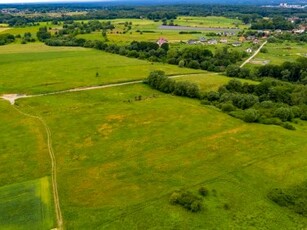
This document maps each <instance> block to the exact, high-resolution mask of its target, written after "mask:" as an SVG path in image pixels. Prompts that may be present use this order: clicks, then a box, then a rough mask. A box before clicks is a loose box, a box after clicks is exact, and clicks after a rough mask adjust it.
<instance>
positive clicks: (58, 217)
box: [14, 106, 63, 230]
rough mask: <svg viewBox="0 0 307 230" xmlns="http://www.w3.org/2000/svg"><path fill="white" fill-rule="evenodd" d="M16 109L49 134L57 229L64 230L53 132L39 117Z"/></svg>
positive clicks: (48, 141) (48, 143)
mask: <svg viewBox="0 0 307 230" xmlns="http://www.w3.org/2000/svg"><path fill="white" fill-rule="evenodd" d="M14 109H15V110H16V111H17V112H18V113H20V114H22V115H24V116H26V117H29V118H32V119H36V120H39V121H40V122H41V124H42V125H43V126H44V128H45V131H46V134H47V145H48V152H49V156H50V160H51V183H52V194H53V200H54V206H55V214H56V220H57V229H58V230H62V229H63V218H62V212H61V206H60V200H59V194H58V185H57V173H56V158H55V155H54V151H53V148H52V139H51V132H50V129H49V127H48V125H47V124H46V122H45V121H44V120H43V119H42V118H41V117H39V116H35V115H31V114H28V113H25V112H23V111H21V110H20V109H18V108H17V107H16V106H14Z"/></svg>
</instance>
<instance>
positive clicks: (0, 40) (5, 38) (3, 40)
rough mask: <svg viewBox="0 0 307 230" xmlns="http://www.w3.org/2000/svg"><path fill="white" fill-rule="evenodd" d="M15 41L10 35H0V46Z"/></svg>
mask: <svg viewBox="0 0 307 230" xmlns="http://www.w3.org/2000/svg"><path fill="white" fill-rule="evenodd" d="M14 41H15V36H14V35H12V34H0V46H3V45H6V44H9V43H12V42H14Z"/></svg>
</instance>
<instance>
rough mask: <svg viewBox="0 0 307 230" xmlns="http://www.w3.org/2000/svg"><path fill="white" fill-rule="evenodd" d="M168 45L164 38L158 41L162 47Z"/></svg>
mask: <svg viewBox="0 0 307 230" xmlns="http://www.w3.org/2000/svg"><path fill="white" fill-rule="evenodd" d="M166 43H168V41H167V40H166V39H164V38H160V39H159V40H158V41H157V44H158V45H159V46H160V47H161V46H162V45H163V44H166Z"/></svg>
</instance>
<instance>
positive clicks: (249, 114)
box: [243, 109, 260, 123]
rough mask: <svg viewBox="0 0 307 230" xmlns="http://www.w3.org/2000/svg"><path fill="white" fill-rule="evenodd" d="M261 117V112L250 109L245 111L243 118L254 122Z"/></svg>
mask: <svg viewBox="0 0 307 230" xmlns="http://www.w3.org/2000/svg"><path fill="white" fill-rule="evenodd" d="M259 117H260V114H259V112H258V110H255V109H248V110H245V111H244V117H243V120H244V121H245V122H249V123H252V122H256V121H258V119H259Z"/></svg>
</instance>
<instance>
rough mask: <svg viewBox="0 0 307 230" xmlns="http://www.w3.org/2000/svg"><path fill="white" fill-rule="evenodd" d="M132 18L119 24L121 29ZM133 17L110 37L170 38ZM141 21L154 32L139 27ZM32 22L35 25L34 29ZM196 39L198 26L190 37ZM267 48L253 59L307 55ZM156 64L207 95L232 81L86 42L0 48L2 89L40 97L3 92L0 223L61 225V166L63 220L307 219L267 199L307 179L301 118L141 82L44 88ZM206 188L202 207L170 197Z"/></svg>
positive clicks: (292, 222)
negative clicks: (266, 114) (222, 104)
mask: <svg viewBox="0 0 307 230" xmlns="http://www.w3.org/2000/svg"><path fill="white" fill-rule="evenodd" d="M125 20H126V19H118V20H113V22H114V23H117V24H118V25H119V26H122V23H123V22H125ZM178 20H181V22H180V23H179V24H182V25H188V26H198V25H203V24H201V23H204V24H206V23H209V22H210V23H211V25H212V26H220V27H231V25H232V24H233V23H238V24H239V27H240V28H242V27H243V26H242V25H240V22H238V21H236V20H232V19H227V20H226V19H225V18H220V17H207V18H197V17H193V18H191V17H179V18H178ZM206 20H207V21H206ZM127 21H132V22H133V28H132V30H131V32H132V34H129V33H130V32H128V34H117V33H116V31H113V33H112V34H108V38H109V39H110V41H111V42H112V41H116V42H117V43H119V42H122V43H125V42H127V41H130V40H129V39H131V40H134V37H133V36H134V35H135V36H136V37H135V40H142V39H141V38H140V37H142V36H144V39H145V40H154V39H157V38H158V37H160V36H162V35H163V36H165V37H166V35H165V34H161V33H162V32H161V31H160V30H159V29H158V26H159V25H160V22H159V23H154V22H152V21H149V20H141V19H134V20H127ZM184 23H185V24H184ZM158 24H159V25H158ZM140 28H142V30H154V31H156V32H157V33H156V32H155V33H143V34H140V33H139V32H136V31H137V30H141V29H140ZM28 29H29V28H16V29H15V28H14V29H12V30H9V31H13V32H14V33H16V34H18V33H20V34H22V33H24V32H28V31H29V30H28ZM31 29H33V33H36V32H35V31H36V30H37V29H38V27H37V28H36V27H31ZM21 30H23V31H24V32H20V31H21ZM18 31H19V32H18ZM163 33H164V32H163ZM165 33H167V34H168V35H167V36H169V37H166V38H167V39H169V40H172V39H173V41H175V38H176V37H178V32H174V31H167V32H165ZM98 36H100V38H101V39H102V36H101V34H100V33H93V34H89V35H79V37H85V38H88V39H95V37H98ZM116 36H118V38H117V37H116ZM146 36H147V37H146ZM154 36H157V37H154ZM172 36H173V37H172ZM184 36H187V37H184ZM188 36H189V37H190V36H200V34H197V35H182V38H186V39H188ZM112 39H113V40H112ZM180 39H181V37H180ZM249 45H250V44H248V43H245V44H244V45H243V46H242V47H240V48H238V49H245V48H247V47H248V46H249ZM223 46H224V45H222V44H219V45H217V46H216V47H215V46H211V47H210V50H212V51H214V50H215V49H217V48H222V47H223ZM284 46H285V47H289V45H288V44H284V45H283V46H281V47H284ZM208 47H209V46H208ZM231 49H232V50H234V49H236V48H231ZM267 49H268V53H265V54H264V53H261V54H259V55H257V58H259V59H270V58H271V59H272V63H275V61H276V63H277V64H278V61H277V60H279V59H278V58H279V56H278V55H281V57H283V55H282V54H283V53H281V51H280V50H287V52H289V50H291V55H298V53H299V54H300V55H301V54H303V53H304V52H305V51H304V50H305V46H304V47H303V49H302V48H301V49H299V46H298V45H297V46H295V48H294V47H292V46H291V49H289V48H286V49H283V48H280V47H277V46H276V44H275V46H274V44H268V45H267ZM265 55H266V56H265ZM289 55H290V54H289ZM289 57H290V56H288V58H289ZM291 57H292V56H291ZM248 65H249V66H252V64H248ZM154 70H162V71H165V72H166V74H167V75H169V76H173V77H174V79H176V80H177V81H189V82H194V83H196V84H197V85H198V86H199V87H200V89H201V91H202V92H208V91H212V90H213V91H216V90H217V89H218V88H219V87H220V86H221V85H224V84H226V83H227V82H229V81H230V80H231V78H228V77H225V76H223V75H222V74H216V73H210V72H206V71H201V70H195V69H187V68H179V67H178V66H174V65H168V64H164V63H152V62H149V61H144V60H139V59H133V58H127V57H124V56H119V55H115V54H110V53H106V52H103V51H99V50H93V49H87V48H80V47H49V46H46V45H43V44H42V43H40V42H36V43H32V44H26V45H21V44H10V45H6V46H1V47H0V76H1V81H0V96H1V95H2V94H13V93H15V94H27V95H31V94H33V95H36V97H29V98H23V99H19V100H17V101H16V104H15V105H10V104H9V102H7V101H4V100H2V99H1V100H0V112H1V113H0V119H1V122H0V146H1V148H0V161H1V163H2V165H1V168H0V230H2V229H3V230H4V229H5V230H6V229H46V230H47V229H48V230H50V229H53V228H55V227H59V226H57V222H58V216H57V215H56V214H57V213H56V210H57V205H55V204H56V203H57V199H54V197H56V196H55V193H54V191H55V190H54V186H53V184H52V182H53V180H52V178H54V174H53V172H56V177H57V181H56V183H57V189H58V195H59V204H60V209H61V211H62V215H63V221H64V229H122V228H123V226H124V227H125V229H276V230H280V229H305V228H307V219H306V218H305V216H304V215H300V214H297V213H296V212H294V211H293V210H290V209H288V208H286V207H281V206H279V205H277V204H276V203H274V202H273V201H272V200H270V199H269V198H268V194H269V193H270V192H271V191H272V190H274V189H275V188H280V189H285V190H291V189H292V190H295V189H296V188H297V187H302V186H303V185H304V184H306V181H307V170H306V165H307V158H306V152H307V142H306V134H307V122H306V121H302V120H299V119H298V120H295V122H293V126H294V127H295V128H296V130H295V131H293V130H287V129H285V128H282V127H280V126H275V125H262V124H256V123H245V122H243V121H241V120H239V119H236V118H234V117H231V116H229V115H227V114H225V113H222V112H221V111H220V110H219V109H217V108H216V107H214V106H209V105H203V104H201V103H200V101H199V100H196V99H189V98H185V97H178V96H174V95H170V94H163V93H161V92H159V91H156V90H154V89H152V88H150V87H149V86H148V85H146V84H144V83H141V82H139V83H134V84H130V85H121V86H114V87H109V88H104V89H102V88H101V89H95V90H88V91H85V90H84V91H82V92H76V91H75V92H62V93H59V94H53V95H51V94H48V95H44V93H52V92H58V91H62V90H67V89H74V88H78V87H81V88H85V87H87V86H102V85H108V84H113V83H123V82H131V81H137V80H143V79H145V78H146V77H147V76H148V75H149V73H150V72H151V71H154ZM241 81H242V82H243V83H244V82H247V83H249V84H257V82H254V81H250V80H241ZM291 124H292V123H291ZM50 145H51V147H50ZM51 152H54V159H53V157H52V154H51ZM50 156H51V158H50ZM54 162H56V168H55V170H54V171H53V170H52V165H53V164H54ZM201 187H204V188H206V189H207V191H208V194H207V196H205V197H204V198H203V200H202V204H203V206H204V208H203V209H202V210H201V211H200V212H197V213H196V212H195V213H193V212H190V211H187V210H185V209H184V208H182V207H180V206H179V205H172V204H171V203H170V197H171V195H172V194H173V193H174V191H177V190H187V191H190V192H192V193H193V194H198V193H199V189H200V188H201ZM53 199H54V200H53ZM59 229H61V228H59Z"/></svg>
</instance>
